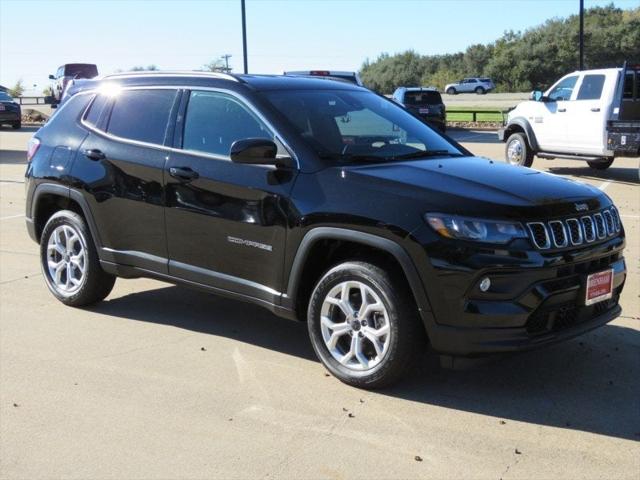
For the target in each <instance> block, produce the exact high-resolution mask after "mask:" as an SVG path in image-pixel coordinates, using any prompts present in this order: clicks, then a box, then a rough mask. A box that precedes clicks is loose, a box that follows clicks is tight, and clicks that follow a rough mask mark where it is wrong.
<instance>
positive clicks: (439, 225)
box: [425, 213, 527, 243]
mask: <svg viewBox="0 0 640 480" xmlns="http://www.w3.org/2000/svg"><path fill="white" fill-rule="evenodd" d="M425 219H426V220H427V223H428V224H429V225H430V226H431V228H433V229H434V230H435V231H436V232H438V233H439V234H440V235H441V236H443V237H445V238H458V239H461V240H471V241H475V242H486V243H509V242H510V241H511V240H513V239H515V238H527V233H526V231H525V229H524V227H523V226H522V225H521V224H520V223H518V222H506V221H498V220H484V219H481V218H470V217H460V216H458V215H446V214H443V213H427V214H426V215H425Z"/></svg>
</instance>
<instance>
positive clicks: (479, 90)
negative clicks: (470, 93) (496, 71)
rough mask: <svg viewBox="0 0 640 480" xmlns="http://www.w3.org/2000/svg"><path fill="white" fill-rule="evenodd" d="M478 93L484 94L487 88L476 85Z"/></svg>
mask: <svg viewBox="0 0 640 480" xmlns="http://www.w3.org/2000/svg"><path fill="white" fill-rule="evenodd" d="M476 93H477V94H478V95H484V94H485V93H486V91H485V89H484V88H482V87H476Z"/></svg>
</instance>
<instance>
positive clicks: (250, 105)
mask: <svg viewBox="0 0 640 480" xmlns="http://www.w3.org/2000/svg"><path fill="white" fill-rule="evenodd" d="M118 87H119V86H118ZM119 89H120V90H185V91H189V92H191V91H193V90H198V91H209V92H218V93H223V94H229V95H231V96H233V97H235V98H236V99H238V100H239V101H240V102H241V103H242V104H243V105H244V106H246V107H247V108H248V109H249V110H250V111H251V112H252V113H253V114H255V115H256V116H257V117H258V118H259V119H260V121H262V122H263V123H264V124H265V125H266V127H267V128H268V129H269V131H270V132H271V133H272V134H273V136H274V139H278V141H280V142H281V143H282V145H283V146H284V148H285V149H286V150H287V152H288V153H289V154H290V155H291V158H292V159H293V160H294V161H295V162H296V169H297V170H300V162H299V161H298V157H297V156H296V154H295V152H294V150H293V149H292V148H291V146H290V145H289V144H288V143H287V142H286V141H285V140H284V138H283V137H282V135H281V134H280V132H278V130H277V129H276V128H275V127H274V126H273V124H272V123H271V122H269V121H268V120H267V119H266V118H265V117H264V115H262V113H260V111H259V110H258V109H257V108H256V107H255V105H253V103H251V101H249V100H248V99H247V98H246V97H244V96H243V95H240V94H238V93H237V92H234V91H233V90H228V89H225V88H217V87H200V86H194V85H187V86H185V85H135V86H123V87H119ZM99 93H100V88H99V87H98V88H94V89H91V90H84V91H82V92H78V93H76V94H75V95H74V97H75V96H76V95H89V94H99ZM69 100H71V99H69ZM69 100H67V101H69ZM91 103H92V102H89V105H90V104H91ZM89 105H87V107H86V108H85V109H84V110H83V112H82V115H81V117H80V123H81V124H82V126H83V127H85V128H86V129H88V130H90V131H92V132H94V133H96V134H98V135H102V136H103V137H106V138H108V139H110V140H113V141H116V142H121V143H127V144H130V145H134V146H139V147H147V148H154V149H156V150H161V151H165V152H174V153H187V154H189V155H195V156H198V157H203V158H209V159H213V160H221V161H227V162H231V157H230V156H228V155H215V154H212V153H206V152H199V151H196V150H184V149H182V148H174V147H169V146H167V145H159V144H156V143H147V142H141V141H139V140H131V139H129V138H124V137H120V136H117V135H113V134H111V133H109V132H106V131H103V130H99V129H97V128H95V127H94V126H92V125H90V124H88V123H86V122H85V121H84V117H85V115H86V114H87V111H88V108H89ZM254 166H256V167H262V168H268V169H275V168H277V167H276V166H275V165H254Z"/></svg>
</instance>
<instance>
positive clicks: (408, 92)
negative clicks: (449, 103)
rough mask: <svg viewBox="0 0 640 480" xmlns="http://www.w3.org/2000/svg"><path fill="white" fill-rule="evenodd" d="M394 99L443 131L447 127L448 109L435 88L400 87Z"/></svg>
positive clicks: (394, 94) (394, 93)
mask: <svg viewBox="0 0 640 480" xmlns="http://www.w3.org/2000/svg"><path fill="white" fill-rule="evenodd" d="M393 99H394V100H395V101H396V102H398V103H399V104H400V105H402V106H403V107H404V108H406V109H407V110H409V111H410V112H411V113H413V114H414V115H417V116H418V117H420V118H422V119H423V120H424V121H425V122H427V123H429V124H430V125H433V126H434V127H435V128H437V129H438V130H440V131H441V132H445V131H446V129H447V109H446V107H445V106H444V102H443V101H442V96H440V92H438V90H436V89H435V88H424V87H399V88H397V89H396V91H395V92H393Z"/></svg>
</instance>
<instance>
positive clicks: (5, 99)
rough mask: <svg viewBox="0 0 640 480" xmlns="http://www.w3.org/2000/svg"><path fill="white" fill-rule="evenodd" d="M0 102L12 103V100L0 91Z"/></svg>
mask: <svg viewBox="0 0 640 480" xmlns="http://www.w3.org/2000/svg"><path fill="white" fill-rule="evenodd" d="M0 101H2V102H13V98H11V97H10V96H9V95H8V94H7V93H5V92H3V91H0Z"/></svg>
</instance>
